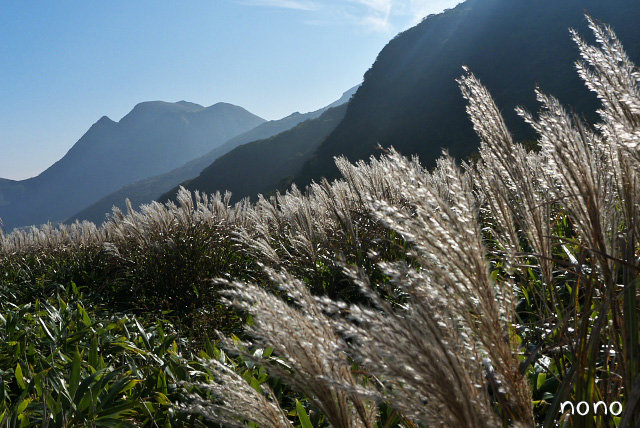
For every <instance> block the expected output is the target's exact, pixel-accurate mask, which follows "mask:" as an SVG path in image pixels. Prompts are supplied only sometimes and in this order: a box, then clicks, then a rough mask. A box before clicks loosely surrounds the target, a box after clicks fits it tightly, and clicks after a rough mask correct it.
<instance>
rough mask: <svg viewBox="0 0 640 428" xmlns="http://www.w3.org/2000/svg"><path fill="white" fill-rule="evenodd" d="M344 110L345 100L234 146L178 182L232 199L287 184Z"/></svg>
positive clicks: (186, 186) (337, 121)
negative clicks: (226, 193) (290, 125)
mask: <svg viewBox="0 0 640 428" xmlns="http://www.w3.org/2000/svg"><path fill="white" fill-rule="evenodd" d="M346 110H347V105H346V104H344V105H341V106H338V107H334V108H331V109H329V110H327V111H326V112H324V113H323V114H322V115H321V116H320V117H318V118H316V119H310V120H307V121H305V122H302V123H301V124H299V125H298V126H296V127H295V128H293V129H290V130H289V131H285V132H283V133H281V134H278V135H275V136H273V137H271V138H268V139H265V140H259V141H254V142H251V143H248V144H244V145H242V146H239V147H236V148H235V149H233V150H232V151H230V152H229V153H227V154H226V155H224V156H221V157H220V158H218V159H217V160H216V161H215V162H213V163H212V164H211V165H209V166H208V167H207V168H206V169H204V170H203V171H202V172H201V173H200V175H199V176H198V177H196V178H194V179H193V180H189V181H187V182H185V183H182V185H183V186H184V187H185V188H187V189H188V190H192V191H193V190H199V191H201V192H204V193H214V192H216V191H221V192H224V191H227V190H228V191H230V192H231V193H232V201H237V200H239V199H241V198H243V197H246V196H249V197H254V196H256V195H258V194H260V193H261V194H267V193H272V192H273V191H274V190H277V189H284V188H286V187H289V185H290V184H291V182H292V179H293V177H294V176H295V175H296V174H298V173H299V172H300V169H301V168H302V166H303V165H304V162H305V161H306V160H307V159H309V158H310V156H311V155H313V153H314V151H315V150H316V149H317V148H318V146H319V145H320V143H322V141H324V139H325V138H326V137H327V136H328V135H329V133H330V132H331V131H333V130H334V129H335V128H336V126H338V124H339V123H340V121H341V120H342V119H343V118H344V114H345V112H346ZM176 192H177V188H174V189H172V190H171V191H170V192H168V193H167V194H165V195H163V196H162V197H161V198H160V200H161V201H166V200H168V199H170V198H172V197H173V196H174V195H175V194H176Z"/></svg>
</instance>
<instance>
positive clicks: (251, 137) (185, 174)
mask: <svg viewBox="0 0 640 428" xmlns="http://www.w3.org/2000/svg"><path fill="white" fill-rule="evenodd" d="M358 87H359V85H358V86H354V87H353V88H351V89H349V90H347V91H346V92H344V93H343V94H342V96H341V97H340V98H339V99H337V100H336V101H334V102H333V103H331V104H329V105H328V106H326V107H323V108H321V109H318V110H316V111H312V112H309V113H298V112H296V113H293V114H291V115H289V116H287V117H284V118H282V119H279V120H271V121H268V122H264V123H262V124H260V125H258V126H256V127H255V128H253V129H251V130H249V131H247V132H244V133H242V134H240V135H238V136H236V137H234V138H231V139H230V140H228V141H227V142H225V143H224V144H222V145H220V146H218V147H216V148H214V149H213V150H211V151H210V152H208V153H206V154H205V155H203V156H201V157H199V158H197V159H194V160H192V161H190V162H187V163H186V164H184V165H182V166H180V167H178V168H176V169H174V170H172V171H169V172H167V173H164V174H161V175H157V176H153V177H150V178H145V179H143V180H139V181H137V182H135V183H132V184H130V185H127V186H125V187H123V188H121V189H118V190H116V191H115V192H113V193H111V194H109V195H107V196H105V197H104V198H102V199H100V200H98V201H97V202H95V203H93V204H91V205H90V206H88V207H86V208H85V209H83V210H82V211H80V212H79V213H77V214H75V215H74V216H72V217H71V218H70V219H69V220H68V221H67V222H71V221H74V220H90V221H93V222H95V223H101V222H102V221H104V219H105V214H106V213H110V212H111V210H112V207H114V206H116V207H118V208H120V209H124V207H125V200H126V199H129V200H130V201H131V205H132V206H133V207H134V208H137V207H138V206H140V205H141V204H144V203H149V202H151V201H153V200H156V199H158V198H159V197H160V196H161V195H162V194H164V193H165V192H167V191H168V190H169V189H173V188H174V187H175V186H177V185H178V184H180V183H183V182H185V181H187V180H190V179H193V178H195V177H198V175H199V174H200V173H201V172H202V171H203V170H204V169H205V168H207V167H208V166H209V165H211V164H212V163H213V162H214V161H215V160H216V159H218V158H219V157H220V156H222V155H224V154H226V153H228V152H230V151H231V150H233V149H234V148H236V147H238V146H242V145H243V144H246V143H250V142H252V141H259V140H263V139H267V138H270V137H272V136H274V135H277V134H280V133H282V132H284V131H287V130H289V129H291V128H294V127H295V126H296V125H298V124H300V123H302V122H305V121H307V120H311V119H315V118H317V117H319V116H321V115H322V114H323V113H324V112H326V111H327V110H328V109H330V108H332V107H336V106H341V105H344V104H346V103H347V102H348V101H349V100H350V99H351V97H352V96H353V94H354V93H355V92H356V90H357V89H358ZM335 125H337V123H336V124H335ZM334 128H335V126H334ZM331 129H333V128H331ZM323 135H324V136H326V134H323ZM265 161H266V159H265ZM238 166H241V165H238ZM262 166H265V163H264V162H263V163H262V164H261V167H262ZM245 171H246V170H245V169H239V170H238V173H240V174H242V173H244V172H245ZM252 172H254V171H247V173H248V174H251V173H252ZM239 194H240V193H239Z"/></svg>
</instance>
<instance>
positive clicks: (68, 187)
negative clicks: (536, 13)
mask: <svg viewBox="0 0 640 428" xmlns="http://www.w3.org/2000/svg"><path fill="white" fill-rule="evenodd" d="M264 122H265V120H264V119H262V118H260V117H258V116H256V115H254V114H252V113H250V112H248V111H247V110H245V109H243V108H241V107H238V106H234V105H232V104H226V103H218V104H214V105H212V106H210V107H203V106H201V105H198V104H194V103H189V102H186V101H180V102H177V103H167V102H162V101H151V102H144V103H140V104H138V105H136V106H135V107H134V108H133V110H131V112H130V113H128V114H127V115H126V116H125V117H123V118H122V119H121V120H120V121H119V122H114V121H113V120H111V119H109V118H108V117H106V116H104V117H102V118H101V119H100V120H98V121H97V122H96V123H95V124H94V125H93V126H91V128H90V129H89V130H88V131H87V132H86V133H85V134H84V135H83V136H82V138H80V140H78V142H77V143H76V144H75V145H74V146H73V147H72V148H71V149H70V150H69V151H68V152H67V154H66V155H65V156H64V157H63V158H62V159H60V160H59V161H58V162H56V163H55V164H54V165H52V166H51V167H49V168H48V169H47V170H45V171H44V172H43V173H41V174H40V175H38V176H37V177H33V178H30V179H27V180H21V181H11V180H3V181H2V182H0V201H2V202H1V203H0V218H2V219H3V221H4V229H5V230H11V229H12V228H13V227H18V226H26V225H30V224H40V223H45V222H47V221H51V222H58V221H62V220H64V219H66V218H68V217H69V216H70V215H72V214H73V213H75V212H78V211H79V210H80V209H82V208H83V207H86V206H87V205H89V204H90V203H92V202H94V201H96V200H98V199H100V198H102V197H104V196H105V195H107V194H109V193H111V192H112V191H114V190H116V189H118V188H120V187H122V186H124V185H127V184H129V183H132V182H134V181H137V180H140V179H143V178H146V177H150V176H155V175H158V174H160V173H164V172H167V171H170V170H172V169H174V168H176V167H177V166H179V165H182V164H184V163H185V162H188V161H190V160H192V159H195V158H197V157H199V156H202V155H203V154H205V153H207V152H208V151H210V150H211V149H212V148H215V147H218V146H219V145H221V144H222V143H224V142H225V141H228V140H229V139H230V138H232V137H235V136H237V135H239V134H241V133H243V132H246V131H248V130H250V129H252V128H255V127H256V126H258V125H260V124H262V123H264Z"/></svg>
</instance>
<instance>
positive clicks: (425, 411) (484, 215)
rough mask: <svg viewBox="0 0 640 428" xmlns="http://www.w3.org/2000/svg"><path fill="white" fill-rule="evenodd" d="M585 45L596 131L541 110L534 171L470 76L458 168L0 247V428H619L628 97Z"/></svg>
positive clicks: (626, 71) (626, 315)
mask: <svg viewBox="0 0 640 428" xmlns="http://www.w3.org/2000/svg"><path fill="white" fill-rule="evenodd" d="M589 22H590V25H591V28H592V30H593V31H594V33H595V35H596V40H597V42H598V46H592V45H589V44H587V43H586V42H584V41H583V40H582V39H581V38H580V37H578V36H577V34H576V33H574V34H573V36H574V40H575V42H576V43H577V45H578V47H579V50H580V53H581V56H582V61H581V62H579V63H578V73H579V75H580V76H581V77H582V79H583V80H584V81H585V82H586V83H587V86H588V88H589V89H591V90H592V91H593V92H595V93H596V95H597V96H598V98H599V99H600V101H601V102H602V109H601V111H600V116H601V121H600V123H598V124H597V125H596V126H595V127H593V128H592V127H589V126H587V125H586V124H584V123H583V122H582V121H581V120H579V119H577V118H576V117H575V116H573V115H571V114H569V113H568V112H567V111H566V109H564V108H563V107H562V106H561V104H560V103H559V102H558V101H557V100H556V99H555V98H553V97H550V96H547V95H545V94H544V93H542V92H541V91H538V93H537V97H538V99H539V101H540V102H541V104H542V107H543V109H542V111H541V112H540V114H539V115H537V116H534V115H531V114H529V113H528V112H526V111H525V110H524V109H520V110H519V113H520V114H521V115H522V116H523V117H524V118H525V120H526V121H527V122H528V123H529V124H530V125H531V126H532V127H533V128H534V129H535V131H536V132H537V133H538V135H539V138H538V141H537V143H536V144H533V145H532V146H534V147H537V148H538V150H532V151H527V149H526V148H525V147H524V146H523V145H521V144H516V143H514V140H513V138H512V135H511V134H510V133H509V131H508V130H507V127H506V122H505V120H504V119H503V118H502V116H501V114H500V110H499V109H498V107H497V105H496V103H495V102H494V100H493V99H492V98H491V96H490V95H489V91H488V90H487V89H486V88H485V87H484V86H482V84H481V83H480V81H479V80H478V79H477V78H476V77H475V76H474V75H473V74H471V73H470V72H468V71H467V72H465V74H464V75H463V76H462V77H461V78H460V79H459V80H458V83H459V85H460V87H461V89H462V92H463V96H464V98H465V99H466V100H467V102H468V105H467V112H468V114H469V116H470V118H471V123H472V125H473V127H474V129H475V130H476V132H477V133H478V135H479V137H480V139H481V145H480V154H479V158H478V159H477V160H476V161H475V163H473V164H468V163H464V164H462V165H458V164H457V163H456V162H455V161H454V160H453V159H452V158H451V157H449V156H448V155H445V156H443V157H442V158H441V159H440V160H439V161H438V162H437V164H436V167H435V168H434V169H432V170H427V169H426V168H424V166H422V165H421V164H420V162H419V160H418V159H417V158H414V159H407V158H405V157H402V156H400V155H399V154H398V153H397V152H396V151H395V150H389V151H388V152H387V154H386V155H385V156H383V157H381V158H379V159H376V158H371V159H370V161H369V162H358V163H357V164H351V163H349V162H348V160H347V159H345V158H340V159H337V161H336V164H337V166H338V168H339V170H340V171H341V174H342V177H343V178H342V179H340V180H336V181H333V182H328V181H326V180H323V181H322V182H320V183H314V184H312V185H311V186H310V188H309V189H308V191H307V192H306V193H304V194H303V193H302V192H300V191H299V190H298V189H297V188H295V187H293V188H292V189H291V190H290V191H288V192H286V193H284V194H280V193H278V194H276V195H274V196H272V197H270V198H268V199H267V198H264V197H260V198H259V199H258V201H257V202H256V203H255V204H251V203H249V202H248V201H246V200H245V201H241V202H240V203H237V204H235V205H233V206H232V205H231V204H230V203H229V196H224V197H223V196H222V195H220V194H216V195H212V196H211V197H208V196H203V195H200V194H198V193H195V194H190V193H188V192H187V191H184V190H183V191H181V192H180V194H179V196H178V204H177V205H176V204H173V203H168V204H165V205H162V204H158V203H154V204H151V205H148V206H144V207H143V208H142V209H141V210H140V211H137V212H136V211H133V210H131V209H130V210H129V212H128V213H126V214H124V213H121V212H119V211H117V210H116V211H115V212H114V214H113V216H112V217H111V219H110V220H109V221H108V222H107V223H106V224H105V225H103V226H102V227H100V228H97V227H95V226H93V225H91V224H88V223H83V224H82V223H77V224H75V225H73V226H63V227H61V228H57V229H54V228H51V227H50V226H44V227H41V228H32V229H30V230H23V231H17V232H14V233H12V234H9V235H4V236H1V237H0V261H1V264H0V278H1V279H0V280H1V281H2V286H3V288H2V292H3V293H4V295H5V299H4V301H6V302H7V303H5V304H3V306H2V312H0V313H1V314H2V316H3V319H2V320H0V322H3V324H2V326H3V328H4V330H2V334H4V335H5V336H6V338H5V337H3V339H4V340H3V341H2V344H1V345H0V351H1V352H0V357H1V358H2V360H0V364H1V366H0V370H2V373H3V374H2V384H3V388H4V391H5V392H4V397H5V398H4V399H3V400H4V403H5V404H4V405H5V407H6V408H5V410H4V411H5V418H6V419H5V420H6V421H8V422H7V425H8V426H11V425H12V424H13V425H15V424H25V425H28V424H33V423H38V422H39V421H42V420H43V419H45V420H50V421H52V422H51V424H58V425H60V426H65V424H66V426H68V425H69V424H77V425H78V424H79V425H83V424H88V425H92V424H93V425H96V424H98V423H99V420H100V418H104V419H102V420H108V418H109V417H110V416H108V415H109V412H112V411H113V409H114V406H116V407H115V409H116V410H117V412H118V413H117V414H116V415H115V416H114V419H116V420H115V421H111V422H113V424H114V425H118V424H120V425H126V424H134V425H145V424H147V425H149V424H151V425H153V424H154V423H157V424H158V425H160V424H165V425H166V424H172V425H177V424H182V425H189V424H192V425H195V424H205V423H220V424H223V425H226V426H238V427H244V426H251V427H253V426H275V427H291V426H292V425H294V426H296V425H298V426H301V427H304V428H308V427H309V426H316V427H321V426H336V427H342V426H357V427H374V426H378V427H383V426H389V427H392V426H395V427H397V426H404V427H415V426H423V425H424V426H443V427H446V426H486V427H497V426H504V427H507V426H518V427H527V426H529V427H533V426H544V427H547V428H548V427H554V426H558V425H560V426H578V427H596V426H598V427H614V426H615V427H631V426H638V424H639V423H640V402H639V401H640V380H639V379H640V375H639V374H638V361H640V351H639V345H638V343H639V340H640V337H639V334H640V325H639V324H640V321H639V317H640V308H639V302H638V300H639V293H638V278H639V271H640V264H639V260H640V258H639V254H640V249H639V243H638V238H637V237H638V233H639V232H640V230H639V229H638V228H639V227H640V168H639V167H638V165H639V163H638V162H639V161H640V151H639V148H640V74H639V73H638V72H637V69H636V68H635V67H634V65H633V64H632V63H631V61H630V60H629V58H628V57H627V55H626V53H625V52H624V50H623V49H622V46H621V44H620V42H619V41H618V39H617V38H616V36H615V35H614V34H613V32H612V30H611V29H610V28H608V27H606V26H602V25H597V24H596V23H594V22H593V21H592V20H590V19H589ZM215 277H217V278H220V279H217V280H216V281H208V280H207V279H209V278H215ZM58 280H63V283H65V284H69V285H68V286H67V287H59V286H57V285H56V284H58V283H59V281H58ZM74 284H80V285H81V286H82V287H83V291H84V292H85V295H84V296H80V295H79V293H78V292H77V291H76V290H77V287H75V285H74ZM69 289H70V290H71V291H69ZM65 293H66V294H65ZM69 293H71V294H69ZM65 296H66V297H65ZM221 296H222V297H221ZM74 299H76V300H78V301H76V300H74ZM83 301H86V302H89V303H87V304H83V303H82V302H83ZM87 307H92V314H89V313H88V312H87ZM234 308H235V309H234ZM162 310H164V311H167V312H165V313H164V314H163V313H162V312H161V311H162ZM168 311H170V312H168ZM125 313H128V314H129V315H126V314H125ZM134 313H135V314H144V316H143V317H141V319H139V320H138V321H136V319H135V318H133V316H132V315H131V314H134ZM165 316H166V317H172V320H174V321H175V323H174V324H175V332H174V331H173V328H172V327H170V326H169V325H168V324H167V323H166V322H165V321H163V320H162V318H164V317H165ZM241 321H243V322H244V324H245V329H244V332H243V333H239V331H238V327H239V325H240V324H241ZM112 325H113V326H114V327H111V328H110V327H109V326H112ZM214 329H218V330H225V331H224V332H219V333H218V334H219V337H220V339H221V342H222V344H223V346H224V349H226V350H227V352H230V353H235V354H237V355H236V357H234V359H228V358H227V356H226V354H225V353H224V352H223V351H220V350H218V349H216V348H215V347H213V346H212V345H211V344H210V343H209V341H208V339H207V334H206V333H208V332H211V330H214ZM145 330H146V331H147V332H146V333H145ZM231 332H236V333H238V336H237V337H236V336H231V337H230V338H229V337H228V335H229V333H231ZM149 333H150V334H149ZM174 335H177V336H174ZM178 337H182V338H183V339H182V340H180V339H178ZM193 339H197V340H193ZM16 343H17V344H19V345H16ZM94 343H96V344H97V345H96V346H94ZM121 343H125V344H126V345H122V344H121ZM16 346H18V347H19V351H18V352H16V349H15V347H16ZM96 354H97V355H98V356H97V357H96ZM196 355H198V357H197V358H196V357H195V356H196ZM101 370H102V371H101ZM112 373H113V374H112ZM45 380H46V383H42V382H45ZM85 380H86V381H85ZM57 385H64V386H65V388H66V389H65V388H62V387H58V388H57V389H56V387H55V386H57ZM74 385H77V386H74ZM82 385H86V386H84V387H83V386H82ZM38 386H39V388H40V390H39V389H38ZM72 389H73V390H74V392H73V393H71V392H70V391H71V390H72ZM45 391H46V392H45ZM79 391H80V392H81V393H82V394H80V393H79ZM112 391H115V392H113V393H112ZM159 393H162V394H163V395H159ZM87 394H89V395H87ZM84 397H89V398H84ZM76 398H77V399H76ZM164 398H166V400H165V399H164ZM25 400H26V401H25ZM169 401H171V402H173V406H171V407H170V406H168V405H167V403H168V402H169ZM564 401H572V402H574V403H578V402H580V401H585V402H587V403H595V402H597V401H604V402H605V403H611V402H613V401H620V402H621V403H622V404H623V408H624V411H623V413H622V414H621V415H620V416H619V417H615V416H614V415H611V414H604V413H600V414H593V413H588V414H585V415H581V414H578V413H575V414H571V413H569V412H568V411H565V412H564V413H562V414H561V409H562V408H561V406H560V403H562V402H564ZM43 403H45V404H43ZM136 403H137V404H136ZM145 403H151V404H150V405H149V406H151V409H150V408H148V407H147V405H146V404H145ZM74 406H75V407H74ZM117 406H122V407H117ZM45 409H46V412H48V413H47V416H45ZM120 409H122V410H120ZM186 410H190V411H191V412H187V411H186ZM147 411H148V412H147ZM145 412H147V413H145ZM21 415H24V416H21ZM49 415H51V416H49ZM47 418H48V419H47ZM56 418H57V419H56ZM74 418H75V419H74ZM181 418H182V419H181ZM189 418H192V419H189Z"/></svg>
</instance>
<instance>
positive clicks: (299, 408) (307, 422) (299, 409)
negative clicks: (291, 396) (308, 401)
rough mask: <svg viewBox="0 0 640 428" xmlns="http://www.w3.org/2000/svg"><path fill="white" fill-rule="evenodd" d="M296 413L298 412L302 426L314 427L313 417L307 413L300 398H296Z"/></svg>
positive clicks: (306, 427)
mask: <svg viewBox="0 0 640 428" xmlns="http://www.w3.org/2000/svg"><path fill="white" fill-rule="evenodd" d="M296 413H298V419H299V420H300V425H302V428H313V425H311V419H309V415H307V411H306V410H305V409H304V406H303V405H302V403H301V402H300V401H298V400H296Z"/></svg>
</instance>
